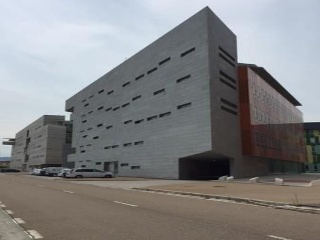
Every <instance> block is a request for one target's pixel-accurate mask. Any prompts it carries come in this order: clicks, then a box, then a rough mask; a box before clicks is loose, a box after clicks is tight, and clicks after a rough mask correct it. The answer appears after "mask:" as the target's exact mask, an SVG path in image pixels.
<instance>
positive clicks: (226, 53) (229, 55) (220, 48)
mask: <svg viewBox="0 0 320 240" xmlns="http://www.w3.org/2000/svg"><path fill="white" fill-rule="evenodd" d="M219 50H220V51H221V52H223V53H224V54H225V55H227V56H228V57H229V58H230V59H232V60H233V61H236V59H235V58H234V57H233V56H231V54H229V53H228V52H227V51H226V50H224V49H223V48H222V47H219Z"/></svg>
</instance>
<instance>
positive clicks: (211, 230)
mask: <svg viewBox="0 0 320 240" xmlns="http://www.w3.org/2000/svg"><path fill="white" fill-rule="evenodd" d="M0 201H1V202H2V203H3V204H5V205H6V208H7V209H10V210H12V211H13V212H14V215H13V216H14V217H17V218H21V219H23V220H24V221H25V224H24V225H23V226H24V228H25V229H32V230H36V231H37V232H38V233H40V234H41V235H42V236H43V237H44V239H47V240H51V239H52V240H53V239H54V240H56V239H62V240H63V239H65V240H82V239H83V240H91V239H92V240H93V239H94V240H105V239H108V240H113V239H115V240H122V239H128V240H135V239H137V240H142V239H150V240H157V239H175V240H176V239H177V240H179V239H183V240H188V239H201V240H205V239H210V240H215V239H217V240H264V239H266V240H270V239H280V240H319V239H320V228H319V215H313V214H307V213H299V212H292V211H286V210H276V209H272V208H264V207H254V206H248V205H241V204H233V203H225V202H216V201H212V200H204V199H198V198H189V197H179V196H171V195H162V194H154V193H145V192H138V191H132V190H124V189H114V188H102V187H97V186H91V185H81V184H73V183H68V182H61V181H52V180H47V179H44V178H37V177H35V178H32V177H27V176H23V175H7V174H0Z"/></svg>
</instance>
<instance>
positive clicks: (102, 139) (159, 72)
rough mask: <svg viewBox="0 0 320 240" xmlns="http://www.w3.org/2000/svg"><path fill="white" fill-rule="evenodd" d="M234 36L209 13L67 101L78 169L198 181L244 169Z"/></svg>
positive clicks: (206, 10)
mask: <svg viewBox="0 0 320 240" xmlns="http://www.w3.org/2000/svg"><path fill="white" fill-rule="evenodd" d="M237 89H238V83H237V42H236V36H235V34H234V33H233V32H232V31H230V30H229V29H228V27H227V26H226V25H225V24H224V23H223V22H222V21H221V20H220V19H219V18H218V17H217V16H216V15H215V14H214V13H213V12H212V11H211V10H210V9H209V8H207V7H206V8H204V9H203V10H201V11H200V12H198V13H197V14H195V15H194V16H192V17H191V18H189V19H188V20H186V21H185V22H183V23H182V24H180V25H179V26H177V27H176V28H174V29H173V30H171V31H170V32H168V33H167V34H165V35H164V36H162V37H161V38H159V39H158V40H156V41H155V42H153V43H152V44H150V45H149V46H147V47H146V48H144V49H143V50H141V51H140V52H138V53H137V54H135V55H134V56H132V57H131V58H129V59H128V60H126V61H125V62H123V63H122V64H120V65H119V66H117V67H116V68H114V69H113V70H111V71H110V72H108V73H107V74H105V75H104V76H102V77H101V78H99V79H98V80H96V81H95V82H93V83H92V84H90V85H89V86H87V87H86V88H84V89H83V90H81V91H80V92H78V93H77V94H75V95H74V96H72V97H71V98H70V99H68V100H67V101H66V111H68V112H71V113H72V115H71V118H72V120H73V141H72V146H73V148H74V150H75V151H74V152H75V153H74V154H72V155H69V156H68V161H69V162H73V163H74V164H75V167H94V168H98V169H105V170H110V171H114V172H115V173H117V174H118V175H120V176H140V177H155V178H170V179H195V178H198V179H199V178H207V177H212V176H219V175H224V174H232V175H234V176H239V175H240V173H241V174H242V173H243V172H245V169H243V168H244V167H245V166H243V165H242V159H241V141H240V126H239V114H238V101H239V100H238V91H237Z"/></svg>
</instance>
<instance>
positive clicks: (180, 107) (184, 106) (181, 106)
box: [177, 102, 192, 109]
mask: <svg viewBox="0 0 320 240" xmlns="http://www.w3.org/2000/svg"><path fill="white" fill-rule="evenodd" d="M191 105H192V103H191V102H189V103H185V104H182V105H179V106H177V109H182V108H186V107H190V106H191Z"/></svg>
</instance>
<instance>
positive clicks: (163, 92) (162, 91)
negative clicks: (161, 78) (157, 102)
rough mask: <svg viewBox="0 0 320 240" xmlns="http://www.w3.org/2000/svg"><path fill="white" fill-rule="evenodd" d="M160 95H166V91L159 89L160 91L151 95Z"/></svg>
mask: <svg viewBox="0 0 320 240" xmlns="http://www.w3.org/2000/svg"><path fill="white" fill-rule="evenodd" d="M160 93H162V94H163V95H164V94H166V90H165V89H164V88H163V89H160V90H158V91H155V92H153V95H158V94H160Z"/></svg>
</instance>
